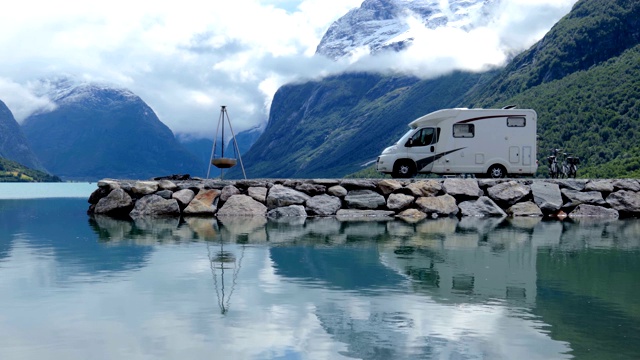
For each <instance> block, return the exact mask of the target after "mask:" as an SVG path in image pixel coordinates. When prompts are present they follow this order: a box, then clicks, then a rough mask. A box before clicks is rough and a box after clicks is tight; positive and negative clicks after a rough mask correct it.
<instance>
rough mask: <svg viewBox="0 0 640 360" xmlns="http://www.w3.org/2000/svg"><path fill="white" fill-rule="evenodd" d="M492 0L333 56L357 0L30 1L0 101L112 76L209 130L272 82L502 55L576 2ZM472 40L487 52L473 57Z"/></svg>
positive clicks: (186, 127)
mask: <svg viewBox="0 0 640 360" xmlns="http://www.w3.org/2000/svg"><path fill="white" fill-rule="evenodd" d="M399 1H410V0H399ZM414 1H415V0H414ZM494 1H498V2H499V4H500V6H496V7H494V10H495V13H494V14H491V18H492V21H490V22H489V23H488V24H485V25H483V26H479V27H477V28H475V29H474V30H473V31H463V30H459V29H453V28H443V29H438V30H437V31H433V30H428V29H426V28H424V27H423V26H422V24H420V23H419V22H416V21H415V20H411V19H408V20H407V21H408V22H411V24H410V27H411V31H412V35H413V36H414V37H415V38H416V41H415V44H414V46H412V47H411V48H409V49H408V50H407V51H404V52H402V53H399V54H394V55H392V56H386V57H377V56H371V55H368V54H366V53H365V54H361V55H360V56H358V57H357V58H356V57H354V58H350V59H345V60H343V61H338V62H335V61H331V60H329V59H326V58H323V57H320V56H315V55H314V53H315V50H316V47H317V45H318V43H319V42H320V39H321V38H322V36H323V34H324V32H325V31H326V30H327V28H328V27H329V26H330V25H331V24H332V23H333V22H334V21H335V20H337V19H338V18H340V17H341V16H343V15H344V14H346V13H347V12H348V11H349V10H350V9H353V8H355V7H358V6H360V4H361V3H362V0H234V1H228V2H218V1H215V2H214V1H211V2H201V1H190V0H187V1H181V2H176V1H169V0H159V1H153V2H147V1H124V0H113V1H110V2H92V1H85V0H67V1H64V2H51V1H45V0H23V1H21V2H16V3H15V4H12V6H11V7H7V8H5V9H4V10H3V11H2V12H0V48H1V49H2V52H3V54H4V55H5V56H2V57H1V58H0V100H2V101H3V102H5V103H6V104H7V106H8V107H9V109H11V111H12V112H13V114H14V116H15V117H16V119H17V120H18V121H22V120H23V119H24V118H25V117H26V116H28V115H29V114H30V113H32V112H33V111H36V110H38V109H43V108H47V107H50V105H51V104H50V101H49V100H48V99H47V98H44V97H41V96H37V95H35V89H36V88H37V86H36V85H35V84H37V80H38V79H40V78H46V77H52V76H60V75H65V76H72V77H75V78H77V79H80V80H84V81H98V82H107V83H110V84H113V85H114V86H118V87H124V88H128V89H130V90H132V91H133V92H134V93H136V94H137V95H139V96H140V97H141V98H142V99H143V100H144V101H146V102H147V103H148V104H149V105H150V106H151V107H152V108H153V109H154V111H155V112H156V114H157V115H158V117H159V118H160V120H161V121H162V122H164V123H165V124H167V125H168V126H169V127H170V128H171V129H172V130H173V132H174V133H176V134H189V135H191V136H194V137H211V136H212V134H213V132H214V130H213V128H214V126H215V122H216V119H217V117H218V114H219V108H220V105H226V106H227V107H228V110H229V113H230V116H231V118H232V121H233V122H234V128H235V129H236V131H242V130H245V129H247V128H249V127H251V126H255V125H258V124H264V123H265V122H266V121H267V119H268V111H269V107H270V104H271V99H272V97H273V95H274V93H275V91H276V90H277V89H278V88H279V87H280V86H281V85H283V84H286V83H288V82H292V81H300V80H307V79H317V78H320V77H322V76H326V75H329V74H335V73H339V72H341V71H344V70H345V69H353V68H356V69H359V70H369V71H379V72H388V71H396V72H402V73H407V74H413V75H418V76H421V77H430V76H434V75H438V74H441V73H443V72H447V71H451V70H452V69H467V70H481V69H483V68H486V67H487V66H494V65H501V64H503V63H504V61H505V60H506V59H507V58H508V56H509V54H512V53H513V52H514V51H522V50H524V49H526V48H528V47H529V46H531V45H532V44H533V43H534V42H535V41H537V40H539V39H540V38H541V37H542V36H543V35H544V33H546V31H548V30H549V29H550V28H551V26H552V25H553V24H554V23H555V22H556V21H557V20H558V19H560V18H561V17H562V16H564V15H565V14H566V13H568V12H569V10H570V9H571V6H572V5H573V4H574V3H575V2H576V0H494ZM447 2H448V1H447V0H440V1H438V3H439V4H441V5H446V4H447ZM475 49H478V50H480V51H481V53H482V54H484V56H482V57H469V56H468V54H469V53H470V51H474V50H475ZM475 53H476V54H477V53H478V52H475ZM9 54H10V55H9Z"/></svg>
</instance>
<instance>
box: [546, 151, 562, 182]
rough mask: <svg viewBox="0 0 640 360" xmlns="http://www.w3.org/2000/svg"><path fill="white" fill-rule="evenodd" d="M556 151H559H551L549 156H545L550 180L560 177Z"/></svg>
mask: <svg viewBox="0 0 640 360" xmlns="http://www.w3.org/2000/svg"><path fill="white" fill-rule="evenodd" d="M558 151H560V149H551V155H550V156H547V161H548V162H549V177H550V178H552V179H557V178H558V176H559V175H560V173H559V171H558Z"/></svg>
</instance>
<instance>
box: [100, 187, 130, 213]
mask: <svg viewBox="0 0 640 360" xmlns="http://www.w3.org/2000/svg"><path fill="white" fill-rule="evenodd" d="M132 207H133V199H131V196H129V194H127V193H126V192H125V191H124V190H122V189H120V188H118V189H114V190H112V191H111V192H110V193H109V195H107V196H105V197H103V198H102V199H100V200H99V201H98V203H97V204H96V206H95V208H94V210H93V211H94V213H96V214H115V213H121V212H126V213H128V212H129V211H130V210H131V208H132Z"/></svg>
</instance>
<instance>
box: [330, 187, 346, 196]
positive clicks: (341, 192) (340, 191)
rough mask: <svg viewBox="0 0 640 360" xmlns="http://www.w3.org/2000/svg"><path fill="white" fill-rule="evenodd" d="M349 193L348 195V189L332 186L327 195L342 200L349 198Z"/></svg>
mask: <svg viewBox="0 0 640 360" xmlns="http://www.w3.org/2000/svg"><path fill="white" fill-rule="evenodd" d="M347 193H348V192H347V189H345V188H343V187H342V186H340V185H335V186H332V187H330V188H329V189H328V190H327V194H329V195H333V196H337V197H340V198H343V197H345V196H347Z"/></svg>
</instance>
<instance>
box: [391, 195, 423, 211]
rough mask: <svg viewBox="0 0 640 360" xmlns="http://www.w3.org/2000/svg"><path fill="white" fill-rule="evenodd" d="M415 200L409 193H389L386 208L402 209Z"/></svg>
mask: <svg viewBox="0 0 640 360" xmlns="http://www.w3.org/2000/svg"><path fill="white" fill-rule="evenodd" d="M415 200H416V199H415V198H414V197H413V196H411V195H405V194H390V195H389V197H388V198H387V208H388V209H389V210H403V209H406V208H408V207H409V206H411V204H413V202H414V201H415Z"/></svg>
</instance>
